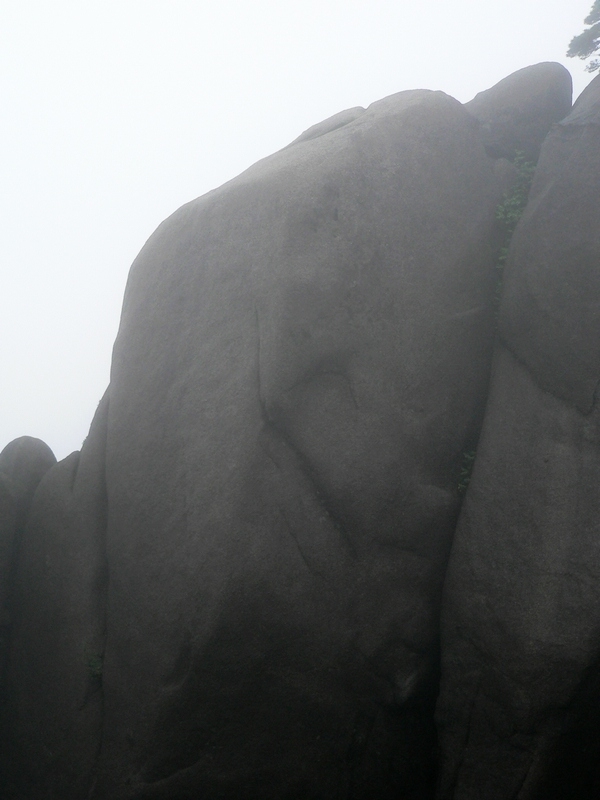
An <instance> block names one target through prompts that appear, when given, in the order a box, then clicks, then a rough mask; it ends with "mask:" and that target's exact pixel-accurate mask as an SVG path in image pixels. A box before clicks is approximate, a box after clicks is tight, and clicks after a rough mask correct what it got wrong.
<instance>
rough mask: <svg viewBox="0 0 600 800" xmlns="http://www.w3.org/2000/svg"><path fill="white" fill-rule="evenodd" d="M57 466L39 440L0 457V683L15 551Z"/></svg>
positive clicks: (25, 439) (14, 445)
mask: <svg viewBox="0 0 600 800" xmlns="http://www.w3.org/2000/svg"><path fill="white" fill-rule="evenodd" d="M55 463H56V458H55V457H54V454H53V453H52V451H51V450H50V448H49V447H48V446H47V445H46V444H44V442H42V441H41V440H40V439H34V438H33V437H32V436H21V437H20V438H19V439H15V440H14V441H13V442H10V444H8V445H7V446H6V447H5V448H4V450H3V451H2V452H1V453H0V680H1V676H2V673H3V672H4V662H5V658H6V650H7V641H8V631H9V628H10V620H11V606H12V601H11V594H12V584H13V573H14V569H15V564H14V562H15V557H16V550H17V548H18V545H19V540H20V537H21V533H22V531H23V527H24V525H25V520H26V519H27V514H28V513H29V508H30V506H31V502H32V500H33V495H34V492H35V490H36V488H37V486H38V484H39V482H40V480H41V479H42V477H43V475H44V474H45V473H46V472H47V471H48V470H49V469H50V467H51V466H53V465H54V464H55Z"/></svg>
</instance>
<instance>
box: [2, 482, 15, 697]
mask: <svg viewBox="0 0 600 800" xmlns="http://www.w3.org/2000/svg"><path fill="white" fill-rule="evenodd" d="M16 527H17V509H16V503H15V497H14V494H13V492H12V489H11V484H10V480H9V478H8V477H7V476H6V475H3V474H2V473H0V686H1V682H2V674H3V671H4V660H5V657H6V648H7V644H8V631H9V627H10V610H9V598H10V591H9V586H10V583H11V578H12V567H13V552H14V543H15V533H16Z"/></svg>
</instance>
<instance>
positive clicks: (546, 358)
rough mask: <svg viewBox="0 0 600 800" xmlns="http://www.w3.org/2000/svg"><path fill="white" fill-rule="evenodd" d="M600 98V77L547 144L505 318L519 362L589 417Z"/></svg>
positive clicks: (596, 371)
mask: <svg viewBox="0 0 600 800" xmlns="http://www.w3.org/2000/svg"><path fill="white" fill-rule="evenodd" d="M599 95H600V82H599V80H598V78H596V79H594V81H593V82H592V83H591V84H590V86H589V87H588V88H587V89H586V90H585V92H583V94H582V95H581V97H580V98H579V100H578V101H577V102H576V103H575V105H574V107H573V112H572V113H571V114H570V115H569V116H568V117H567V118H566V119H565V120H563V122H561V123H559V124H558V125H556V126H555V128H554V129H553V131H552V134H551V135H550V136H549V137H548V139H547V141H546V143H545V144H544V148H543V153H542V157H541V158H540V162H539V164H538V167H537V170H536V175H535V179H534V183H533V186H532V187H531V192H530V195H529V202H528V205H527V209H526V211H525V215H524V219H523V224H522V225H521V226H520V227H519V229H518V230H517V232H516V233H515V236H514V238H513V245H512V246H513V249H514V253H515V258H514V259H513V260H512V263H511V264H509V266H508V270H507V276H506V287H505V302H504V304H503V308H502V314H501V331H502V336H503V338H504V339H505V341H506V342H507V343H508V344H509V346H510V347H511V349H512V350H513V352H514V353H515V354H516V355H517V357H518V358H520V359H521V360H522V361H523V362H524V363H525V364H527V365H528V367H529V368H530V369H531V370H532V371H533V372H534V374H535V376H536V380H537V381H539V382H540V384H541V385H542V386H543V387H544V388H545V389H546V390H547V391H549V392H552V393H554V394H556V395H558V396H559V397H562V398H564V399H565V400H566V401H567V402H570V403H575V404H576V405H577V407H578V408H579V409H580V411H581V412H582V413H589V411H590V410H591V408H592V406H593V405H594V398H595V393H596V390H597V387H598V382H599V381H600V314H599V313H598V298H600V269H599V263H600V203H598V186H599V180H600V170H599V169H598V166H597V165H598V164H599V163H600V97H599Z"/></svg>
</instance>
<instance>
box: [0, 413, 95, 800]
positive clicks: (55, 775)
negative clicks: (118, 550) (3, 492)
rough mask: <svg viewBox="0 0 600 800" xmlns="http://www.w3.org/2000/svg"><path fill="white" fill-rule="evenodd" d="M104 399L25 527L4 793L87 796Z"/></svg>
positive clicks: (13, 798) (68, 799)
mask: <svg viewBox="0 0 600 800" xmlns="http://www.w3.org/2000/svg"><path fill="white" fill-rule="evenodd" d="M107 411H108V397H105V398H104V400H103V401H102V402H101V404H100V406H99V408H98V411H97V414H96V417H95V420H94V423H93V425H92V431H91V432H90V435H89V436H88V438H87V440H86V442H85V444H84V447H83V449H82V451H81V453H78V452H76V453H72V454H71V455H70V456H69V457H68V458H66V459H65V460H64V461H61V462H60V463H59V464H57V465H56V466H54V467H53V468H52V469H51V470H49V471H48V472H47V473H46V474H45V475H44V477H43V479H42V481H41V483H40V485H39V486H38V489H37V491H36V493H35V497H34V500H33V504H32V507H31V510H30V513H29V517H28V521H27V524H26V527H25V530H24V532H23V535H22V538H21V543H20V548H19V554H18V569H17V574H16V581H15V587H14V608H15V613H14V621H13V629H12V634H11V650H10V660H9V665H8V670H7V684H8V690H9V691H8V703H7V720H8V724H9V728H10V732H11V736H10V739H9V741H8V743H7V744H6V746H5V753H4V758H3V764H2V766H3V775H2V777H1V778H0V780H1V782H2V785H3V787H4V793H3V795H2V797H3V798H7V800H8V799H9V798H10V800H24V798H27V799H28V800H29V799H30V798H31V800H33V799H34V798H49V797H52V798H56V800H58V798H64V800H82V798H86V797H88V794H89V791H90V787H91V783H92V778H93V765H94V763H95V759H96V757H97V755H98V750H99V746H100V735H101V714H102V659H103V654H104V636H105V618H104V612H105V597H106V583H107V571H106V559H105V544H104V534H105V531H106V490H105V484H104V443H105V439H106V418H107Z"/></svg>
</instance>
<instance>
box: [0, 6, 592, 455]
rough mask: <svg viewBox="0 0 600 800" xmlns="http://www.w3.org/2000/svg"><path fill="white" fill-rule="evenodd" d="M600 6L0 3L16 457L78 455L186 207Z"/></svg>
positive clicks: (3, 347)
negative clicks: (328, 129) (319, 125)
mask: <svg viewBox="0 0 600 800" xmlns="http://www.w3.org/2000/svg"><path fill="white" fill-rule="evenodd" d="M591 5H592V0H503V2H502V3H498V2H492V0H410V2H408V1H407V0H394V1H393V2H392V1H391V0H304V2H298V1H297V0H294V2H292V1H291V0H220V1H219V0H0V104H1V107H2V117H3V124H2V126H1V127H0V152H1V153H2V160H1V166H0V170H1V171H0V187H1V189H0V212H1V218H2V224H1V227H0V236H1V247H0V254H1V261H0V265H1V276H2V283H1V286H2V295H1V298H2V313H1V314H0V343H1V344H0V374H1V375H2V387H1V392H0V449H1V448H2V447H3V446H4V445H5V444H6V443H8V442H9V441H10V440H11V439H14V438H15V437H17V436H21V435H23V434H28V435H31V436H39V437H40V438H42V439H44V441H46V442H47V443H48V444H49V445H50V446H51V447H52V449H53V450H54V451H55V453H56V455H57V457H58V458H63V457H64V456H65V455H67V454H68V453H69V452H71V450H74V449H78V448H79V447H80V445H81V442H82V440H83V438H84V437H85V436H86V435H87V431H88V428H89V424H90V422H91V419H92V415H93V413H94V410H95V408H96V405H97V403H98V401H99V400H100V397H101V396H102V393H103V392H104V389H105V387H106V385H107V384H108V377H109V367H110V356H111V349H112V344H113V341H114V338H115V335H116V332H117V326H118V321H119V313H120V307H121V300H122V296H123V290H124V286H125V281H126V278H127V272H128V269H129V265H130V264H131V262H132V260H133V259H134V257H135V256H136V254H137V252H138V251H139V250H140V248H141V247H142V245H143V244H144V242H145V240H146V239H147V238H148V236H149V235H150V234H151V233H152V231H153V230H154V229H155V228H156V226H157V225H158V224H159V223H160V222H161V220H162V219H164V218H165V217H166V216H168V215H169V214H170V213H171V212H173V211H174V210H175V209H176V208H177V207H178V206H180V205H181V204H183V203H185V202H187V201H188V200H191V199H192V198H194V197H197V196H199V195H201V194H204V193H205V192H206V191H208V190H209V189H212V188H214V187H215V186H218V185H220V184H221V183H223V182H224V181H226V180H228V179H229V178H232V177H234V176H235V175H236V174H238V173H239V172H241V171H242V170H243V169H245V168H246V167H248V166H249V165H250V164H252V163H253V162H255V161H257V160H258V159H259V158H262V157H263V156H266V155H268V154H269V153H271V152H273V151H275V150H277V149H279V148H281V147H283V146H284V145H286V144H287V143H288V142H290V141H291V140H292V139H294V138H295V137H296V136H297V135H298V134H299V133H301V132H302V131H303V130H305V129H306V128H308V127H309V126H310V125H312V124H314V123H316V122H318V121H320V120H321V119H324V118H326V117H328V116H330V115H331V114H334V113H336V112H337V111H341V110H342V109H344V108H349V107H352V106H357V105H361V106H367V105H368V104H369V103H371V102H373V101H374V100H378V99H379V98H381V97H385V96H386V95H389V94H392V93H394V92H398V91H401V90H404V89H414V88H427V89H442V90H444V91H446V92H448V93H449V94H451V95H453V96H454V97H456V98H458V99H459V100H461V101H462V102H465V101H467V100H470V99H471V98H472V97H473V96H474V95H475V94H476V93H477V92H478V91H481V90H482V89H487V88H489V87H490V86H492V85H493V84H494V83H496V82H497V81H499V80H500V79H502V78H504V77H505V76H507V75H508V74H510V73H511V72H514V71H515V70H517V69H520V68H521V67H525V66H528V65H529V64H535V63H537V62H539V61H559V62H561V63H563V64H565V65H566V66H567V68H568V69H569V70H570V71H571V74H572V75H573V79H574V85H575V95H577V94H579V93H580V92H581V90H582V89H583V88H584V87H585V86H586V85H587V83H589V81H590V79H591V76H589V75H588V74H587V73H585V72H584V64H583V63H582V62H581V61H579V60H576V59H566V58H565V56H564V54H565V51H566V49H567V47H568V44H569V41H570V40H571V38H572V37H573V36H574V35H575V34H578V33H580V32H581V31H582V30H583V27H584V25H583V20H584V18H585V16H586V15H587V14H588V12H589V10H590V8H591Z"/></svg>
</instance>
